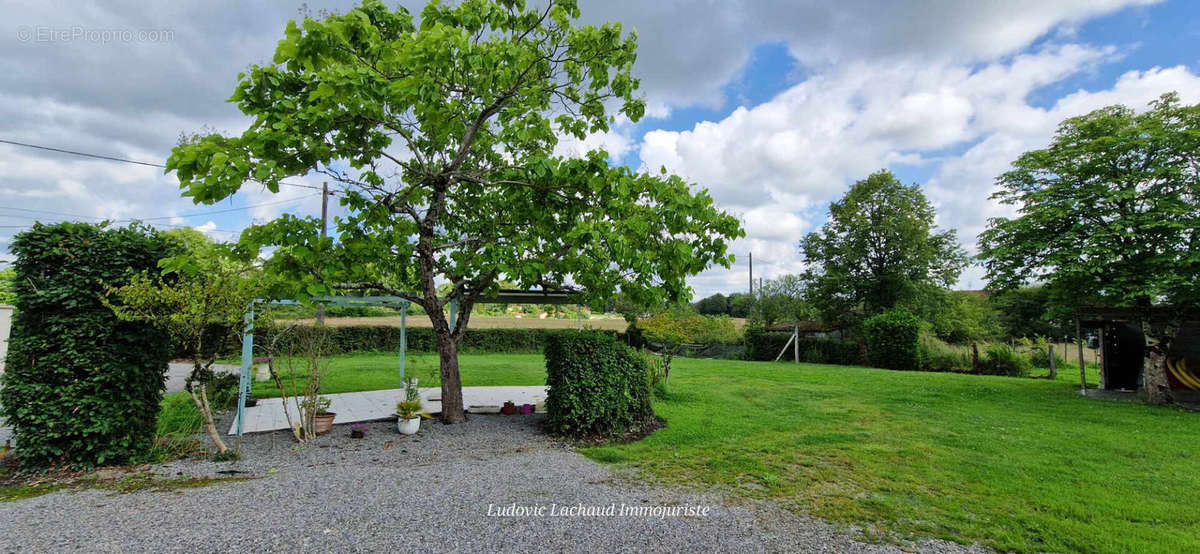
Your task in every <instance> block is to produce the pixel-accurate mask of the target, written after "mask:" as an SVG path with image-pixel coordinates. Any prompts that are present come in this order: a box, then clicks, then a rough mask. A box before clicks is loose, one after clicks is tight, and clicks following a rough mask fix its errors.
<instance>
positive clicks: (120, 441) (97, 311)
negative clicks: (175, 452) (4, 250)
mask: <svg viewBox="0 0 1200 554" xmlns="http://www.w3.org/2000/svg"><path fill="white" fill-rule="evenodd" d="M169 248H170V247H169V245H168V243H167V242H166V241H165V240H164V239H163V238H162V237H161V236H160V235H159V234H157V233H156V232H154V231H152V230H149V229H146V228H143V227H138V226H130V227H127V228H118V229H109V228H106V227H105V226H102V225H89V224H82V223H60V224H57V225H42V224H35V225H34V226H33V228H32V229H30V230H28V231H25V232H23V233H21V234H18V235H17V236H16V238H15V239H13V242H12V247H11V252H12V253H13V254H14V255H15V256H16V262H15V263H14V264H13V268H14V269H15V271H16V281H15V283H14V288H15V292H16V301H15V304H16V308H17V309H16V313H15V315H14V318H13V323H12V334H11V338H10V339H9V347H8V357H7V363H6V366H7V369H6V371H5V372H4V374H3V377H0V413H2V414H3V416H4V419H5V420H6V421H7V423H8V424H9V425H12V426H13V427H14V430H13V436H14V437H15V438H16V446H17V448H16V454H17V456H18V457H19V459H20V460H21V463H22V465H23V466H25V467H28V468H41V467H49V466H60V465H62V466H82V467H92V466H97V465H104V464H117V463H123V462H126V461H129V460H130V459H131V458H136V457H137V456H138V455H139V454H143V453H145V452H147V451H149V448H150V446H151V444H152V442H153V440H154V431H155V419H156V418H157V416H158V409H159V402H160V400H161V399H162V392H163V383H164V379H165V375H166V371H167V361H168V359H169V357H170V353H171V342H170V340H169V339H168V337H167V336H166V334H165V333H163V332H162V331H159V330H157V329H155V328H154V327H153V326H151V325H149V324H146V323H132V322H123V321H120V320H118V319H117V317H116V315H114V314H113V312H112V310H111V309H109V308H108V307H106V306H105V305H104V304H103V303H101V301H100V295H101V294H103V292H104V290H105V285H109V286H120V285H123V284H125V283H126V282H128V279H129V277H130V276H131V275H133V274H134V273H135V272H140V271H144V270H157V263H158V260H159V258H162V257H164V256H165V255H167V254H169V251H168V249H169Z"/></svg>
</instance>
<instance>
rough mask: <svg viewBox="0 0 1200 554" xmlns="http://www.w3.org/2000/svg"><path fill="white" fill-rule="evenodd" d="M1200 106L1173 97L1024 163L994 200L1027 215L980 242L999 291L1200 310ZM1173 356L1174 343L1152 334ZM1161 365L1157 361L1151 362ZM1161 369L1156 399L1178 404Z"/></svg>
mask: <svg viewBox="0 0 1200 554" xmlns="http://www.w3.org/2000/svg"><path fill="white" fill-rule="evenodd" d="M1198 169H1200V106H1185V105H1182V104H1180V102H1179V97H1178V95H1176V94H1174V93H1171V94H1165V95H1163V96H1162V97H1160V98H1159V99H1158V100H1156V101H1154V102H1151V103H1150V109H1149V110H1148V111H1146V112H1144V113H1140V114H1139V113H1137V112H1135V111H1134V110H1133V109H1131V108H1128V107H1125V106H1109V107H1106V108H1102V109H1099V110H1096V111H1094V112H1091V113H1089V114H1087V115H1083V116H1080V117H1075V118H1071V119H1068V120H1066V121H1064V122H1062V124H1060V125H1059V127H1058V131H1057V132H1056V133H1055V135H1054V138H1053V140H1052V141H1051V143H1050V146H1048V147H1047V148H1044V149H1042V150H1034V151H1031V152H1026V153H1025V154H1022V155H1021V157H1020V158H1018V159H1017V160H1016V161H1015V162H1013V166H1012V169H1011V170H1009V171H1008V172H1006V173H1004V174H1003V175H1001V176H1000V177H999V178H998V179H997V185H998V186H999V191H997V192H996V193H995V194H994V195H993V196H992V198H994V199H996V200H999V201H1000V202H1002V203H1003V204H1007V205H1011V206H1016V208H1017V213H1018V215H1017V216H1016V217H1013V218H995V219H992V220H990V221H989V225H988V229H987V230H986V231H985V232H984V233H983V234H982V235H980V239H979V246H980V256H981V258H983V259H984V260H985V267H986V268H987V275H988V279H989V281H990V284H991V286H992V287H994V288H997V289H1010V288H1016V287H1019V286H1021V285H1023V284H1025V283H1028V282H1031V281H1034V280H1037V281H1041V282H1044V283H1045V284H1046V287H1047V288H1048V289H1049V291H1050V293H1051V294H1053V295H1055V296H1056V297H1058V298H1065V299H1069V298H1084V299H1087V301H1088V302H1097V301H1098V302H1102V303H1105V304H1108V305H1112V306H1134V307H1137V306H1140V307H1144V308H1147V311H1146V312H1145V313H1146V315H1147V316H1148V308H1149V307H1150V306H1151V305H1153V304H1158V303H1163V302H1166V303H1177V304H1180V305H1184V304H1193V305H1194V303H1195V302H1196V300H1197V299H1200V292H1198V291H1200V237H1198V235H1197V229H1200V180H1198V175H1197V172H1198ZM1143 328H1144V330H1145V331H1146V333H1147V336H1148V337H1152V338H1154V339H1155V341H1154V342H1155V343H1156V344H1152V345H1151V348H1149V349H1148V350H1149V351H1150V354H1151V355H1152V356H1162V355H1164V354H1165V350H1166V348H1168V347H1169V344H1168V341H1169V340H1170V337H1172V336H1173V335H1174V332H1173V331H1172V330H1170V329H1152V328H1150V327H1149V325H1148V323H1144V324H1143ZM1148 360H1149V358H1148ZM1160 365H1161V364H1157V363H1149V362H1148V363H1147V375H1146V377H1147V390H1148V391H1150V394H1151V397H1152V398H1153V399H1156V400H1162V399H1165V398H1164V394H1166V390H1165V386H1166V382H1165V375H1164V374H1163V373H1162V371H1163V370H1162V368H1161V367H1159V366H1160Z"/></svg>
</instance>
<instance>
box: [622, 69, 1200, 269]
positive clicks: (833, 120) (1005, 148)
mask: <svg viewBox="0 0 1200 554" xmlns="http://www.w3.org/2000/svg"><path fill="white" fill-rule="evenodd" d="M1114 59H1116V53H1115V52H1114V50H1113V49H1111V48H1096V47H1089V46H1084V45H1060V46H1053V47H1048V48H1046V49H1043V50H1041V51H1039V52H1035V53H1029V54H1022V55H1019V56H1015V57H1012V58H1011V59H1008V60H1005V61H1000V62H993V63H990V64H986V65H983V66H980V67H975V68H974V69H971V68H970V67H968V66H965V65H956V64H930V63H924V64H904V63H888V64H879V65H874V64H868V63H857V64H852V65H849V66H846V67H843V68H838V69H835V70H832V71H830V72H828V73H822V74H817V75H814V76H812V77H810V78H809V79H807V80H806V81H804V82H803V83H800V84H798V85H796V86H794V87H792V88H790V89H788V90H787V91H785V92H783V93H782V94H780V95H779V96H777V97H776V98H774V99H772V100H770V101H768V102H766V103H764V104H762V105H759V106H756V107H754V108H749V109H747V108H738V109H736V110H734V111H733V113H731V114H730V115H729V116H728V117H726V118H725V119H723V120H721V121H717V122H702V123H698V124H696V125H695V126H694V127H693V128H692V129H691V130H688V131H681V132H669V131H653V132H650V133H648V134H647V135H646V137H645V140H644V141H643V144H642V146H641V157H642V160H643V161H644V162H645V163H646V165H648V166H650V167H655V168H656V167H658V166H659V165H664V166H666V167H667V168H668V170H671V171H674V172H677V173H679V174H682V175H684V176H686V177H687V178H688V179H690V180H692V181H695V182H697V184H698V185H699V186H702V187H707V188H709V189H710V190H711V192H712V193H713V195H714V197H715V198H716V199H717V200H718V202H719V203H720V204H721V205H722V206H724V207H725V208H726V209H730V210H731V211H734V212H735V213H742V214H744V216H745V228H746V231H747V234H748V237H747V239H746V240H745V241H741V242H740V243H739V244H738V247H739V248H740V249H741V250H738V252H739V254H740V255H741V256H742V257H744V252H743V250H746V249H749V248H751V247H752V248H753V249H754V250H753V251H754V252H755V254H756V256H755V257H756V261H757V260H759V259H760V255H759V253H760V251H761V252H762V257H761V259H762V260H763V261H764V262H769V263H770V264H771V266H770V267H769V268H764V269H766V271H758V272H756V274H759V275H767V276H770V275H774V274H777V273H772V272H774V271H779V272H784V271H794V270H795V269H797V268H799V266H800V261H799V253H798V251H797V249H796V242H797V240H798V239H799V238H800V237H801V236H802V234H803V231H804V230H806V229H807V228H808V227H809V224H808V223H807V222H805V219H804V216H805V215H806V214H811V212H812V211H813V210H814V208H815V207H818V206H820V207H823V206H824V205H825V204H826V203H828V202H829V201H831V200H833V199H835V198H836V197H837V196H839V195H840V194H841V193H842V192H843V191H844V190H845V188H846V187H847V186H848V184H850V183H852V182H853V181H855V180H857V179H861V178H863V177H865V176H866V175H868V174H869V173H871V172H873V171H875V170H877V169H879V168H881V167H888V166H891V165H894V164H900V163H903V164H928V165H930V166H931V167H932V168H933V170H934V174H935V177H934V178H933V179H932V180H931V181H930V182H929V183H928V184H927V192H928V194H929V196H930V198H931V199H932V200H933V201H934V202H935V204H937V205H938V206H939V209H940V222H941V223H942V224H943V225H944V226H947V227H951V228H957V229H958V231H959V238H960V240H961V241H962V242H963V243H964V244H965V245H967V246H968V247H970V248H971V249H972V250H973V248H974V243H975V240H976V235H977V234H978V233H979V232H980V231H982V230H983V228H984V226H985V224H986V220H987V218H989V217H995V216H999V215H1005V214H1007V213H1008V212H1007V211H1006V210H1005V209H1004V208H1003V207H1001V206H998V205H996V204H994V203H991V202H989V201H987V197H988V196H989V195H990V193H991V183H992V180H993V179H994V178H995V176H997V175H999V174H1000V173H1001V172H1003V171H1004V170H1005V169H1006V168H1007V167H1008V164H1009V163H1010V162H1011V161H1012V160H1014V159H1015V158H1016V157H1017V156H1018V155H1020V153H1021V152H1024V151H1026V150H1030V149H1034V148H1037V147H1040V146H1042V145H1044V144H1045V143H1047V142H1048V141H1049V138H1050V135H1051V134H1052V133H1053V130H1054V128H1055V126H1056V125H1057V124H1058V122H1059V121H1061V120H1062V119H1065V118H1067V117H1070V116H1074V115H1080V114H1082V113H1086V112H1087V111H1090V110H1093V109H1096V108H1098V107H1101V106H1104V105H1109V104H1113V103H1124V104H1128V105H1137V106H1142V105H1144V104H1145V103H1146V102H1147V101H1149V100H1150V99H1153V98H1155V97H1157V96H1158V95H1160V94H1162V93H1163V92H1166V91H1169V90H1179V91H1181V93H1183V95H1184V97H1185V99H1189V98H1195V97H1197V96H1198V95H1200V80H1198V78H1197V76H1195V75H1193V74H1192V73H1191V72H1190V71H1188V70H1187V69H1186V68H1182V67H1178V68H1170V69H1158V68H1156V69H1152V70H1148V71H1144V72H1132V73H1129V74H1126V75H1124V76H1122V77H1121V78H1120V79H1119V80H1118V81H1117V83H1116V84H1115V85H1114V86H1113V88H1112V89H1109V90H1104V91H1099V92H1086V91H1080V92H1077V93H1073V94H1069V95H1067V96H1065V97H1063V98H1062V99H1061V100H1060V101H1058V102H1057V103H1056V104H1055V105H1054V106H1053V107H1052V108H1050V109H1042V108H1039V107H1036V106H1033V105H1031V104H1030V103H1029V102H1028V97H1029V96H1030V94H1031V93H1032V92H1034V91H1036V90H1038V89H1039V88H1041V87H1044V86H1046V85H1050V84H1054V83H1057V82H1060V81H1062V80H1063V79H1065V78H1067V77H1070V76H1072V75H1076V74H1079V73H1081V72H1085V71H1090V70H1091V69H1092V68H1094V67H1096V66H1097V65H1098V64H1102V63H1106V62H1110V61H1112V60H1114ZM964 146H968V148H966V150H965V152H963V153H962V154H959V155H954V154H945V153H939V151H950V152H953V151H954V149H956V148H963V147H964ZM788 215H790V216H793V217H794V219H793V218H789V217H787V216H788ZM810 218H811V217H810ZM800 222H805V223H803V224H801V223H800ZM756 265H758V264H756ZM740 268H741V269H740V271H744V266H743V265H740ZM713 271H715V272H718V273H719V272H722V271H725V270H724V269H720V268H718V269H716V270H713ZM706 282H719V280H718V281H712V280H710V279H707V278H705V279H701V280H698V281H697V284H699V283H706ZM961 284H962V285H963V286H969V285H974V286H979V285H980V284H981V280H980V278H979V275H978V271H977V270H972V271H971V272H968V273H967V274H965V275H964V279H963V281H962V283H961ZM702 292H711V291H709V290H704V291H702Z"/></svg>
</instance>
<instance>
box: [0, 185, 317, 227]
mask: <svg viewBox="0 0 1200 554" xmlns="http://www.w3.org/2000/svg"><path fill="white" fill-rule="evenodd" d="M320 194H321V193H319V192H318V193H316V194H306V195H304V196H299V197H296V198H289V199H287V200H279V201H276V202H264V203H262V204H253V205H250V206H242V207H240V208H228V209H223V210H211V211H206V212H193V213H186V214H179V215H163V216H154V217H124V218H111V217H100V216H97V215H83V214H72V213H66V212H55V211H51V210H35V209H32V208H12V207H9V206H0V210H15V211H19V212H30V213H43V214H49V215H58V216H63V217H80V218H84V219H98V220H108V221H154V220H159V219H174V218H176V217H204V216H209V215H213V214H224V213H229V212H239V211H242V210H252V209H254V208H262V207H266V206H278V205H280V204H291V203H294V202H299V201H300V200H304V199H305V198H312V197H314V196H318V195H320ZM0 215H4V214H0ZM9 217H15V216H9ZM164 225H165V224H164ZM184 227H186V225H185V226H184Z"/></svg>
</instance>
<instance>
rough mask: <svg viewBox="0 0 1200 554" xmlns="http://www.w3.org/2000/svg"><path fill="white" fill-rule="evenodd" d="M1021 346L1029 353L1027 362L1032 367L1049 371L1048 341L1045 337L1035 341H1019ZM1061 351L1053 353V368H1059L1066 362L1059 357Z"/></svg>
mask: <svg viewBox="0 0 1200 554" xmlns="http://www.w3.org/2000/svg"><path fill="white" fill-rule="evenodd" d="M1021 343H1022V346H1024V347H1025V348H1027V349H1028V351H1029V361H1030V363H1032V364H1033V367H1036V368H1040V369H1050V341H1049V340H1047V339H1046V337H1038V338H1037V339H1036V340H1032V341H1031V340H1029V339H1021ZM1060 352H1062V350H1061V349H1059V350H1056V351H1055V352H1054V364H1055V365H1054V367H1058V368H1061V367H1062V366H1063V364H1065V363H1067V360H1066V359H1064V358H1063V357H1062V356H1060V355H1059V354H1060Z"/></svg>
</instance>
